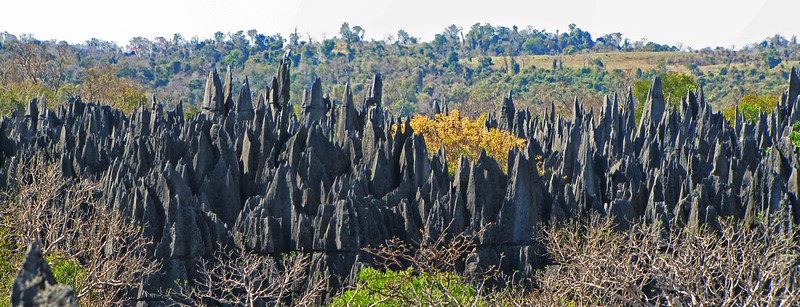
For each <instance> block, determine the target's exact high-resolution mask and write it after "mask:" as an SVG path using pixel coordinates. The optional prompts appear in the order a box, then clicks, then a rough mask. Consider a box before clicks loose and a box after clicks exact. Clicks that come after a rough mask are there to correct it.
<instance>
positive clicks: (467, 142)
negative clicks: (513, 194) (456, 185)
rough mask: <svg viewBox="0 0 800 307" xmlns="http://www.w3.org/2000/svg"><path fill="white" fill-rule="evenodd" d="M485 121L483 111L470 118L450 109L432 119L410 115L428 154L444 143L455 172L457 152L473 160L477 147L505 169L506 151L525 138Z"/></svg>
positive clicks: (478, 153)
mask: <svg viewBox="0 0 800 307" xmlns="http://www.w3.org/2000/svg"><path fill="white" fill-rule="evenodd" d="M485 120H486V114H482V115H481V116H479V117H478V118H475V119H471V118H469V117H467V116H461V114H460V113H459V112H458V110H453V111H450V113H448V114H443V113H442V114H436V116H434V117H433V118H431V117H429V116H425V115H419V114H418V115H415V116H414V117H412V118H411V128H413V129H414V132H415V133H419V134H422V135H423V136H424V137H425V142H426V143H427V144H428V148H429V152H430V153H431V154H432V153H434V152H436V150H437V149H438V148H440V147H442V146H444V149H445V152H446V155H447V168H448V170H449V171H450V173H454V172H455V168H456V166H457V164H458V160H459V158H460V156H461V155H465V156H467V157H469V158H470V159H471V160H474V159H476V158H477V157H478V155H480V152H481V150H485V151H486V154H488V155H489V156H492V157H494V159H495V160H497V162H498V164H500V167H502V168H505V167H506V164H507V162H508V151H509V150H510V149H511V148H512V147H514V146H519V147H524V146H525V139H523V138H518V137H516V136H514V135H513V134H511V133H510V132H508V131H504V130H500V129H494V128H492V129H486V126H485V125H484V121H485Z"/></svg>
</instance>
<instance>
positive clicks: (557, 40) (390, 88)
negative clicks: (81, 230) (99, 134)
mask: <svg viewBox="0 0 800 307" xmlns="http://www.w3.org/2000/svg"><path fill="white" fill-rule="evenodd" d="M339 30H340V31H339V34H338V35H337V36H334V37H332V38H325V39H321V40H315V39H313V38H307V39H304V38H303V37H301V36H300V35H299V34H297V33H293V34H291V35H289V37H288V38H284V37H282V36H281V35H265V34H261V33H258V31H256V30H249V31H237V32H231V33H222V32H217V33H214V35H213V38H211V39H200V38H197V37H193V38H184V37H182V36H180V35H174V36H172V37H171V38H165V37H156V38H155V39H147V38H143V37H136V38H133V39H131V40H130V41H129V42H128V44H127V45H125V46H117V45H116V44H114V43H111V42H107V41H102V40H97V39H93V40H90V41H87V42H85V43H82V44H74V45H70V44H67V43H65V42H57V41H40V40H37V39H35V38H33V37H30V36H24V35H23V36H15V35H12V34H9V33H0V75H2V76H3V78H1V79H0V101H2V104H0V111H1V112H8V111H9V110H11V109H14V108H16V107H18V106H19V105H21V104H24V103H26V102H27V101H28V100H29V99H30V98H33V97H37V96H40V95H42V96H45V97H46V98H48V101H50V102H51V103H52V104H51V105H53V104H55V103H60V102H62V101H64V100H65V99H66V98H67V97H70V96H73V95H81V97H82V98H83V100H84V101H96V100H100V101H103V102H106V103H110V104H114V105H118V106H121V107H122V108H123V109H130V108H131V107H133V106H135V105H136V104H137V103H138V102H139V100H140V99H142V98H143V97H145V94H146V93H152V94H155V95H156V97H157V98H158V99H159V101H162V102H166V103H177V102H178V101H180V100H183V101H184V102H185V103H186V106H187V110H188V109H189V108H188V107H189V106H191V105H198V104H199V102H200V100H201V99H202V96H203V85H204V78H205V76H206V75H207V73H208V71H209V70H210V69H212V68H217V69H220V70H223V71H224V70H225V69H226V67H228V66H229V65H230V66H231V69H233V70H234V71H235V74H234V75H235V76H244V75H248V76H249V77H250V82H251V88H253V89H254V90H256V91H263V90H264V89H266V87H267V86H268V83H269V82H270V81H271V76H272V74H273V73H274V71H275V68H276V67H277V64H278V61H279V59H280V58H281V57H282V56H283V54H284V52H285V51H286V50H291V56H290V58H291V60H292V66H293V70H294V71H295V72H296V74H293V75H292V91H293V92H292V93H291V94H292V97H293V103H296V104H297V103H299V100H300V99H301V97H302V90H303V88H305V87H308V86H310V84H312V82H313V80H314V78H316V77H320V78H322V80H323V82H324V84H323V86H324V87H325V88H326V89H329V94H330V95H331V97H333V98H334V99H335V98H338V97H341V95H342V91H343V88H344V84H345V83H346V82H350V83H351V84H352V85H353V91H354V96H355V97H362V96H363V91H364V90H365V89H366V86H365V85H364V84H365V83H366V82H367V80H369V77H370V76H371V75H372V74H374V73H376V72H381V73H382V74H383V75H384V77H385V78H386V79H387V80H391V81H389V82H385V84H384V93H383V94H384V95H383V97H384V101H385V105H387V106H389V107H390V108H391V109H392V111H393V112H394V113H396V114H397V115H410V114H413V113H417V112H424V111H427V110H429V109H430V107H431V105H430V104H431V102H432V101H433V100H434V99H439V100H447V101H448V103H449V105H450V106H451V107H452V108H458V109H460V110H461V111H462V112H463V113H464V114H466V115H470V116H477V115H479V114H481V113H484V112H487V111H491V110H494V109H495V107H496V104H497V103H499V102H500V99H499V97H502V96H503V95H505V94H506V93H507V92H508V91H509V90H513V91H514V97H515V102H516V103H517V105H518V106H520V107H522V108H525V107H532V108H533V109H534V111H535V110H536V108H538V107H541V106H542V105H549V103H550V102H555V103H556V104H557V105H559V106H561V105H562V103H565V102H569V101H571V100H572V99H573V98H574V97H575V96H577V97H579V99H580V101H581V103H583V104H585V105H586V107H587V108H592V107H599V106H600V103H601V102H602V97H603V96H604V95H607V94H611V93H613V92H624V91H625V90H626V89H627V87H628V86H630V85H633V84H634V83H635V82H636V81H637V80H647V82H646V83H645V84H647V83H649V80H651V79H652V77H653V76H655V75H670V74H675V73H679V75H678V76H682V77H687V78H688V77H691V78H692V79H693V80H695V81H694V82H693V83H692V84H693V85H694V86H697V85H699V84H703V85H705V87H704V90H705V95H706V98H707V99H708V100H709V101H710V102H714V103H719V104H721V105H723V106H724V105H727V106H730V105H734V104H736V103H738V101H739V100H740V99H741V98H742V97H743V94H744V93H755V94H757V95H773V96H777V95H778V94H779V93H780V92H782V91H783V89H784V88H783V87H784V85H785V80H786V78H787V75H786V71H787V69H786V68H787V67H789V66H791V65H796V64H797V63H798V62H797V61H798V60H800V44H797V42H796V40H789V39H786V38H783V37H781V36H778V35H776V36H775V37H772V38H768V39H767V40H765V41H763V42H761V43H758V44H752V45H748V46H746V47H745V48H743V49H742V50H737V51H736V52H734V51H732V50H728V49H724V48H717V49H711V48H705V49H702V50H688V51H686V50H684V51H679V50H678V48H676V47H674V46H667V45H661V44H657V43H654V42H649V41H647V40H641V41H629V40H625V39H622V35H621V34H620V33H611V34H607V35H600V36H594V35H591V34H590V33H588V32H587V31H585V30H582V29H581V28H580V27H578V26H576V25H570V27H569V31H566V32H563V33H550V32H546V31H543V30H538V29H535V28H533V27H526V28H517V27H511V28H509V27H499V26H492V25H489V24H475V25H473V26H472V27H470V28H468V29H462V28H459V27H457V26H450V27H447V28H446V29H444V31H443V32H442V33H441V34H439V35H436V37H435V38H434V40H433V41H431V42H421V41H420V40H419V39H417V38H415V37H412V36H411V35H409V33H408V32H406V31H403V30H400V31H398V33H397V35H396V36H395V37H389V38H387V39H384V40H379V41H368V40H364V33H365V32H366V31H367V30H368V29H364V28H362V27H360V26H358V25H350V24H347V23H345V24H343V25H342V27H341V28H340V29H339ZM21 63H32V64H33V65H22V64H21ZM241 81H242V80H234V82H235V83H239V82H241ZM678 81H680V82H684V81H686V80H680V79H679V80H678ZM648 85H649V84H648ZM665 87H669V85H668V84H665ZM679 87H680V84H678V88H679ZM637 88H638V87H637ZM638 91H639V92H641V90H638ZM645 93H646V91H645ZM668 94H669V95H670V96H671V97H672V99H673V101H676V100H677V99H678V98H679V97H682V96H683V95H685V91H684V92H681V91H677V92H676V93H668ZM639 96H641V95H639ZM637 98H641V97H637ZM569 110H570V108H562V110H561V111H564V112H569Z"/></svg>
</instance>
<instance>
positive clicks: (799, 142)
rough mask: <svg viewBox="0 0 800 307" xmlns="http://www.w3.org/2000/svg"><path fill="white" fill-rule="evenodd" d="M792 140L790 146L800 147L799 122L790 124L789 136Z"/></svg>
mask: <svg viewBox="0 0 800 307" xmlns="http://www.w3.org/2000/svg"><path fill="white" fill-rule="evenodd" d="M789 137H790V138H791V139H792V144H794V146H795V147H800V122H794V124H792V133H791V134H790V135H789Z"/></svg>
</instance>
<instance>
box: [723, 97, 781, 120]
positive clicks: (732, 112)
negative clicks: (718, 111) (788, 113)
mask: <svg viewBox="0 0 800 307" xmlns="http://www.w3.org/2000/svg"><path fill="white" fill-rule="evenodd" d="M777 105H778V98H777V97H772V96H760V95H757V94H754V93H748V94H747V95H744V97H742V100H740V101H739V103H738V104H737V105H736V106H737V107H738V108H739V114H741V115H742V116H743V117H744V119H745V120H747V121H757V120H758V117H759V116H760V115H761V112H771V111H772V110H773V109H775V107H776V106H777ZM722 114H724V115H725V118H726V119H728V121H729V122H731V123H735V122H736V118H735V117H734V116H736V108H735V107H728V108H725V109H723V110H722Z"/></svg>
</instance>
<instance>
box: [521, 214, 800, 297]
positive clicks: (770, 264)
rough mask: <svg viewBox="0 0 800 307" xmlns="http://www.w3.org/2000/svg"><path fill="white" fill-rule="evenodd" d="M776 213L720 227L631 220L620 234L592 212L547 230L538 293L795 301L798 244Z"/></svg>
mask: <svg viewBox="0 0 800 307" xmlns="http://www.w3.org/2000/svg"><path fill="white" fill-rule="evenodd" d="M778 221H779V219H777V218H769V219H763V222H760V223H756V224H754V225H752V226H748V225H744V224H742V223H740V222H734V221H724V220H723V221H721V222H720V227H719V229H716V230H714V229H708V228H684V229H672V230H670V231H669V232H668V236H662V235H661V234H660V233H659V231H660V228H659V226H658V225H652V224H651V225H642V224H639V225H635V226H633V227H631V229H629V230H627V231H624V232H619V231H615V230H614V225H613V223H612V222H611V221H610V219H606V218H601V217H597V216H593V217H591V218H589V219H588V220H583V221H570V222H567V223H565V224H563V225H551V226H548V227H546V228H545V231H544V232H543V236H542V242H543V243H544V244H545V247H546V249H547V251H548V253H549V255H550V257H551V258H552V260H553V261H554V262H555V265H552V266H550V267H548V268H546V269H545V270H544V271H543V272H542V273H541V274H540V276H538V281H539V284H540V289H538V290H537V292H538V296H540V297H542V298H549V299H552V298H553V297H556V298H559V299H558V300H556V301H560V303H562V304H564V303H578V304H580V305H583V304H596V303H603V304H609V305H622V304H624V305H637V306H642V305H645V306H649V305H711V306H739V305H745V306H749V305H794V304H797V300H798V291H800V279H799V277H800V276H798V269H800V266H798V243H797V241H796V236H794V234H795V233H794V231H788V230H787V229H785V227H783V225H781V224H780V223H779V222H778Z"/></svg>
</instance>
